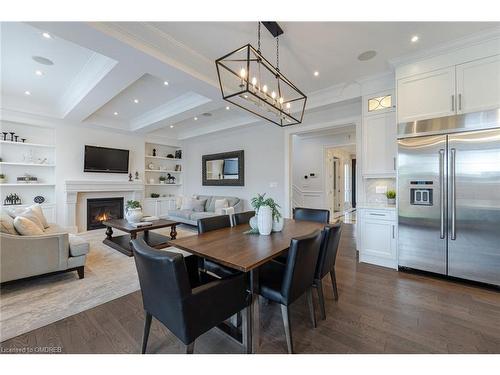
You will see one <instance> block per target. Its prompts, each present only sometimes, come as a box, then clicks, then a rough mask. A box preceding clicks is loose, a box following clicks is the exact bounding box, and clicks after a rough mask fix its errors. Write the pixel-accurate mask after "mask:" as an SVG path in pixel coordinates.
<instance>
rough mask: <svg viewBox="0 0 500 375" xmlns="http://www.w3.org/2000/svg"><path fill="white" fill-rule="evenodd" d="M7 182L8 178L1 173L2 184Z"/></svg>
mask: <svg viewBox="0 0 500 375" xmlns="http://www.w3.org/2000/svg"><path fill="white" fill-rule="evenodd" d="M5 182H7V177H5V175H4V174H3V173H0V184H3V183H5Z"/></svg>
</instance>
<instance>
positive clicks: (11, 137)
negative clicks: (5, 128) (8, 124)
mask: <svg viewBox="0 0 500 375" xmlns="http://www.w3.org/2000/svg"><path fill="white" fill-rule="evenodd" d="M9 134H10V141H11V142H14V134H16V132H9Z"/></svg>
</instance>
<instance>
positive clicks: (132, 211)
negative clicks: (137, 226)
mask: <svg viewBox="0 0 500 375" xmlns="http://www.w3.org/2000/svg"><path fill="white" fill-rule="evenodd" d="M143 216H144V215H143V213H142V208H129V209H128V210H127V211H126V213H125V218H126V219H127V221H128V222H129V223H138V222H140V221H141V219H142V217H143Z"/></svg>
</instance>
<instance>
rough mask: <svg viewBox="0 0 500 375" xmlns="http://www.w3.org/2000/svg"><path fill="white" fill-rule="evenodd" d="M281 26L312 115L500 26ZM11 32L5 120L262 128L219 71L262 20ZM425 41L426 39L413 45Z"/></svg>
mask: <svg viewBox="0 0 500 375" xmlns="http://www.w3.org/2000/svg"><path fill="white" fill-rule="evenodd" d="M280 25H281V26H282V28H283V30H284V32H285V33H284V35H283V36H281V37H280V69H281V71H282V72H283V73H284V74H285V75H286V76H287V77H288V78H289V79H290V80H291V81H292V82H294V83H295V84H296V85H297V86H298V87H299V88H300V89H301V90H302V91H304V92H305V93H306V94H307V95H308V96H309V99H310V100H309V101H308V111H309V112H311V111H315V110H318V108H320V107H323V106H325V105H326V106H327V105H328V104H329V103H334V102H336V101H339V100H344V99H346V98H347V99H351V98H354V97H355V96H356V94H355V93H353V94H352V95H347V94H345V91H346V88H347V87H351V86H352V85H356V84H357V81H358V79H359V78H361V77H366V76H370V75H374V74H379V73H383V72H387V71H389V70H390V69H391V66H390V64H389V61H390V60H392V59H395V58H399V57H401V56H404V55H407V54H414V53H419V52H422V51H425V50H427V49H429V48H434V47H437V46H440V45H442V44H443V43H448V42H450V41H454V40H456V39H459V38H462V37H464V36H467V35H470V34H474V33H478V32H482V31H485V30H490V29H492V28H496V29H498V27H499V24H498V23H473V22H469V23H457V22H446V23H436V22H420V23H419V22H409V23H401V22H397V23H373V22H371V23H370V22H361V23H360V22H280ZM1 27H2V33H1V34H2V35H1V41H2V57H1V63H2V70H1V74H2V77H1V78H2V80H1V86H2V87H1V89H2V103H1V107H2V110H3V111H4V113H5V112H6V111H15V112H17V113H27V114H36V115H41V116H45V117H47V118H48V119H50V118H53V119H58V120H60V121H64V122H67V123H71V124H73V125H77V126H96V127H105V128H111V129H118V130H121V131H130V132H142V133H150V134H152V135H155V136H164V137H172V138H179V139H183V138H186V137H191V136H196V135H201V134H204V133H208V132H213V131H218V130H222V129H226V128H230V127H236V126H244V125H247V124H251V123H254V122H256V121H260V120H259V119H257V118H255V117H254V116H252V115H251V114H249V113H247V112H244V111H242V110H241V109H238V108H236V107H232V106H230V105H229V109H226V107H227V106H228V103H226V102H224V101H223V100H222V99H221V95H220V90H219V88H218V83H217V75H216V70H215V64H214V61H215V59H216V58H218V57H220V56H222V55H223V54H225V53H227V52H229V51H231V50H234V49H236V48H238V47H240V46H242V45H243V44H246V43H248V42H250V43H251V44H253V45H254V46H256V44H257V41H256V34H257V23H256V22H225V23H223V22H182V23H179V22H146V23H144V22H137V23H132V22H125V23H82V22H75V23H71V22H49V23H43V22H36V23H29V24H25V23H2V25H1ZM44 33H49V35H50V37H48V38H47V37H45V36H44ZM414 36H418V41H417V42H412V41H411V39H412V37H414ZM262 50H263V53H264V55H265V56H266V57H268V58H269V59H270V60H271V61H274V58H275V56H276V51H275V41H274V40H273V39H272V37H271V36H270V34H269V33H268V32H267V30H265V29H263V30H262ZM366 51H375V52H376V54H375V56H374V57H373V58H372V59H369V60H367V61H360V60H359V59H358V56H359V55H360V54H361V53H363V52H366ZM33 56H40V57H44V58H46V59H49V60H51V61H52V62H53V63H54V64H53V65H44V62H46V61H45V60H40V59H38V62H37V61H34V60H33ZM40 61H42V63H41V62H40ZM37 70H40V71H41V73H42V74H41V75H37V74H36V73H35V72H36V71H37ZM314 72H317V74H316V75H315V74H314ZM166 83H168V84H166ZM349 85H351V86H349ZM27 92H29V94H28V93H27ZM319 98H320V99H319ZM134 99H136V101H137V102H135V101H134ZM307 116H308V113H307V112H306V119H307ZM195 118H197V120H195ZM270 126H271V125H270Z"/></svg>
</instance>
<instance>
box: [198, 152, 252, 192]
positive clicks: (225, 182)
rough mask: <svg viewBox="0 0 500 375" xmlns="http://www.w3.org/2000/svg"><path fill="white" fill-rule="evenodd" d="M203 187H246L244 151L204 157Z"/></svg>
mask: <svg viewBox="0 0 500 375" xmlns="http://www.w3.org/2000/svg"><path fill="white" fill-rule="evenodd" d="M201 159H202V180H203V186H244V185H245V158H244V151H243V150H239V151H230V152H222V153H219V154H211V155H203V156H202V158H201Z"/></svg>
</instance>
